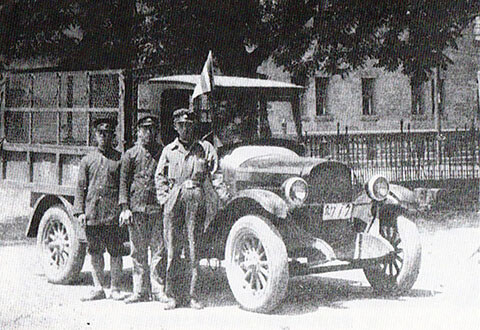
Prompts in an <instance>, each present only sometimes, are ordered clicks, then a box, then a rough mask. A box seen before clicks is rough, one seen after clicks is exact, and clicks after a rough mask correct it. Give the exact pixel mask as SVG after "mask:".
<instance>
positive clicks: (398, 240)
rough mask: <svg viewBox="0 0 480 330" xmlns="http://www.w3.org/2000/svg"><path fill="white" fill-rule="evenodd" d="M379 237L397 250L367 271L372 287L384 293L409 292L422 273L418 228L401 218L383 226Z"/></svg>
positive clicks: (381, 225) (365, 270)
mask: <svg viewBox="0 0 480 330" xmlns="http://www.w3.org/2000/svg"><path fill="white" fill-rule="evenodd" d="M380 234H381V235H382V236H383V237H384V238H385V239H386V240H388V241H389V242H390V244H391V245H392V246H393V248H394V252H393V253H391V254H390V255H389V256H388V257H387V258H386V259H385V260H383V261H382V262H380V263H377V264H375V265H374V266H370V267H368V268H365V269H364V273H365V276H366V277H367V280H368V282H369V283H370V284H371V285H372V287H373V288H374V289H375V290H376V291H378V292H379V293H383V294H399V293H403V292H406V291H408V290H410V289H411V288H412V286H413V284H414V283H415V281H416V280H417V277H418V273H419V271H420V263H421V255H422V246H421V244H420V234H419V233H418V229H417V226H416V225H415V224H414V223H413V222H411V221H410V220H409V219H407V218H406V217H404V216H402V215H400V216H398V217H397V219H396V221H394V222H392V223H385V224H380Z"/></svg>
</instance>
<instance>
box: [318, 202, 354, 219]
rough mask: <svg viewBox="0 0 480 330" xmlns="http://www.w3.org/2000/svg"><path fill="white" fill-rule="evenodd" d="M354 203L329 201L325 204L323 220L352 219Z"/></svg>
mask: <svg viewBox="0 0 480 330" xmlns="http://www.w3.org/2000/svg"><path fill="white" fill-rule="evenodd" d="M352 209H353V205H352V203H327V204H325V205H324V206H323V220H340V219H350V218H351V216H352Z"/></svg>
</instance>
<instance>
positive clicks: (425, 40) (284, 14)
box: [274, 0, 480, 81]
mask: <svg viewBox="0 0 480 330" xmlns="http://www.w3.org/2000/svg"><path fill="white" fill-rule="evenodd" d="M280 5H281V6H282V7H284V8H279V9H278V11H277V13H276V14H275V15H274V16H275V20H276V22H277V24H278V25H279V26H282V28H281V29H277V32H280V35H278V36H277V39H278V40H279V45H280V46H279V47H278V48H276V50H275V59H276V61H277V63H278V64H281V65H284V66H285V67H286V68H287V70H288V71H290V72H293V73H296V74H297V75H299V76H302V75H304V76H308V75H311V74H312V73H313V72H315V71H316V70H317V69H318V68H321V69H323V70H324V71H325V72H327V73H331V74H345V73H348V72H350V71H351V70H353V69H357V68H359V67H362V66H363V65H364V64H365V62H366V60H368V59H376V60H378V62H377V65H378V66H379V67H383V68H385V69H387V70H390V71H393V70H396V69H398V68H399V67H401V68H402V70H403V72H404V73H405V74H406V75H408V76H409V77H411V78H412V79H413V80H414V81H424V80H426V79H427V77H428V75H429V74H430V73H431V69H432V68H435V67H437V66H438V67H442V68H445V67H446V66H447V65H448V64H450V63H451V61H450V59H449V58H448V57H447V56H446V55H445V51H446V50H447V49H448V48H449V47H452V48H456V47H457V45H456V43H455V40H456V39H457V38H458V37H459V36H460V35H461V33H462V31H463V30H464V29H465V28H466V26H467V25H468V24H470V23H471V21H472V20H473V18H474V16H475V15H476V14H478V13H479V12H480V3H479V1H476V0H457V1H450V0H401V1H377V0H331V1H326V0H313V1H305V2H297V1H294V0H287V1H282V2H281V3H280ZM299 6H301V8H298V7H299ZM294 8H295V12H294V11H293V10H294ZM298 13H300V15H298ZM292 22H293V23H292Z"/></svg>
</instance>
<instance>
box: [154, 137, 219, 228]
mask: <svg viewBox="0 0 480 330" xmlns="http://www.w3.org/2000/svg"><path fill="white" fill-rule="evenodd" d="M217 168H218V156H217V152H216V151H215V148H214V147H213V146H212V144H210V142H208V141H196V142H194V143H193V144H192V145H191V146H190V148H188V149H186V148H185V147H184V145H183V144H182V143H181V142H180V141H179V140H178V138H177V139H175V140H174V141H173V142H172V143H170V144H168V145H167V146H165V148H164V149H163V152H162V155H161V156H160V160H159V162H158V166H157V170H156V172H155V185H156V188H157V199H158V201H159V203H161V204H162V205H164V212H165V214H169V213H170V212H172V210H173V208H174V206H175V204H176V202H177V199H178V194H179V193H180V190H181V188H182V186H183V187H201V188H202V189H203V191H204V193H205V204H206V215H205V229H206V227H207V226H208V224H209V223H210V222H211V220H212V219H213V217H214V216H215V214H216V212H217V209H218V203H219V199H218V195H217V193H216V192H215V190H214V189H213V186H212V181H211V176H212V175H213V174H214V173H215V172H216V170H217Z"/></svg>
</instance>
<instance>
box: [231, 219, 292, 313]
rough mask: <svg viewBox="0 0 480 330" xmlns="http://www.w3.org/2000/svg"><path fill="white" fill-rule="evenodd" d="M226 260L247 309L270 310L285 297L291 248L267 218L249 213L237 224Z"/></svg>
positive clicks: (233, 285)
mask: <svg viewBox="0 0 480 330" xmlns="http://www.w3.org/2000/svg"><path fill="white" fill-rule="evenodd" d="M225 261H226V273H227V278H228V283H229V284H230V288H231V290H232V292H233V295H234V296H235V298H236V299H237V301H238V302H239V303H240V305H241V306H242V307H243V308H244V309H246V310H249V311H254V312H262V313H266V312H269V311H271V310H272V309H274V308H275V307H276V306H278V304H279V303H280V302H281V301H282V300H283V299H284V297H285V294H286V292H287V286H288V277H289V275H288V257H287V250H286V248H285V244H284V243H283V240H282V237H281V236H280V234H279V232H278V231H277V229H276V228H275V227H274V226H273V224H272V223H271V222H270V221H268V220H267V219H266V218H264V217H261V216H257V215H247V216H244V217H241V218H240V219H239V220H238V221H237V222H236V223H235V224H234V225H233V227H232V229H231V230H230V233H229V235H228V238H227V244H226V250H225Z"/></svg>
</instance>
